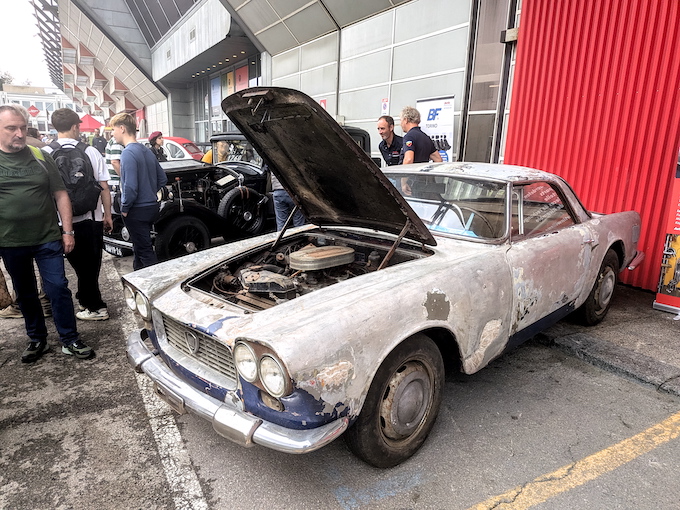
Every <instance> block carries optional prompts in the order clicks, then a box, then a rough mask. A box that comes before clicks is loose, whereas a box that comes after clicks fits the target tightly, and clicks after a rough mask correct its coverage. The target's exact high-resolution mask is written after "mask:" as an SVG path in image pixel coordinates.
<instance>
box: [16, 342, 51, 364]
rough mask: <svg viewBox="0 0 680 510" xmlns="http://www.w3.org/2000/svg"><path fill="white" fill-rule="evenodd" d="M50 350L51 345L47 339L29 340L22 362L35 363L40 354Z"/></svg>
mask: <svg viewBox="0 0 680 510" xmlns="http://www.w3.org/2000/svg"><path fill="white" fill-rule="evenodd" d="M49 350H50V346H49V345H47V340H41V341H40V342H28V346H27V347H26V350H25V351H24V353H23V354H22V355H21V362H22V363H33V362H34V361H38V360H39V359H40V356H42V355H43V354H45V353H46V352H47V351H49Z"/></svg>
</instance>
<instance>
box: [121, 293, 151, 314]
mask: <svg viewBox="0 0 680 510" xmlns="http://www.w3.org/2000/svg"><path fill="white" fill-rule="evenodd" d="M123 294H124V295H125V303H126V304H127V305H128V308H130V310H132V311H134V312H137V313H139V315H141V316H142V318H143V319H144V320H145V321H150V320H151V305H150V304H149V299H148V298H147V297H146V296H145V295H144V294H142V293H141V292H139V291H138V290H135V289H134V288H132V287H131V286H130V285H124V287H123Z"/></svg>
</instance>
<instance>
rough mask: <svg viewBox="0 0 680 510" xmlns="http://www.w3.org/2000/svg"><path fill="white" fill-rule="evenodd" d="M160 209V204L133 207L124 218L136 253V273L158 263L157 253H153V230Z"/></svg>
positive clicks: (133, 260) (134, 263)
mask: <svg viewBox="0 0 680 510" xmlns="http://www.w3.org/2000/svg"><path fill="white" fill-rule="evenodd" d="M159 209H160V205H159V204H155V205H149V206H144V207H133V208H132V209H130V210H129V211H128V213H127V216H124V217H123V223H125V226H126V227H127V229H128V232H129V233H130V241H131V242H132V251H133V253H134V257H133V259H132V268H133V269H134V270H135V271H137V269H142V268H143V267H147V266H152V265H154V264H157V263H158V258H157V257H156V252H155V251H153V243H152V241H151V228H152V227H153V224H154V222H155V221H156V218H157V217H158V210H159Z"/></svg>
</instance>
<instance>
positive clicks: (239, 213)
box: [217, 186, 265, 240]
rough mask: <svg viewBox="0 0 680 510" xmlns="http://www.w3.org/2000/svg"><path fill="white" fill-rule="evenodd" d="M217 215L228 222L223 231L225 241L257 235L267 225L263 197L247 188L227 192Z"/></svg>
mask: <svg viewBox="0 0 680 510" xmlns="http://www.w3.org/2000/svg"><path fill="white" fill-rule="evenodd" d="M217 214H219V215H220V216H222V218H224V219H225V220H227V224H228V227H227V228H225V229H223V230H224V234H223V237H224V239H225V240H227V239H230V238H233V237H240V236H242V235H243V234H246V235H253V236H254V235H257V234H259V233H260V232H262V229H263V228H264V223H265V207H264V204H263V203H262V195H260V194H259V193H258V192H257V191H255V190H252V189H250V188H248V187H246V186H238V187H236V188H234V189H232V190H230V191H229V192H227V193H226V194H225V195H224V196H223V197H222V200H220V205H219V207H218V208H217Z"/></svg>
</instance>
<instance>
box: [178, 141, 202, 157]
mask: <svg viewBox="0 0 680 510" xmlns="http://www.w3.org/2000/svg"><path fill="white" fill-rule="evenodd" d="M182 146H183V147H184V148H185V149H186V150H187V152H188V153H189V154H200V155H201V156H202V155H203V151H202V150H201V149H199V148H198V147H197V146H196V145H195V144H194V143H192V142H189V143H183V144H182Z"/></svg>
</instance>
